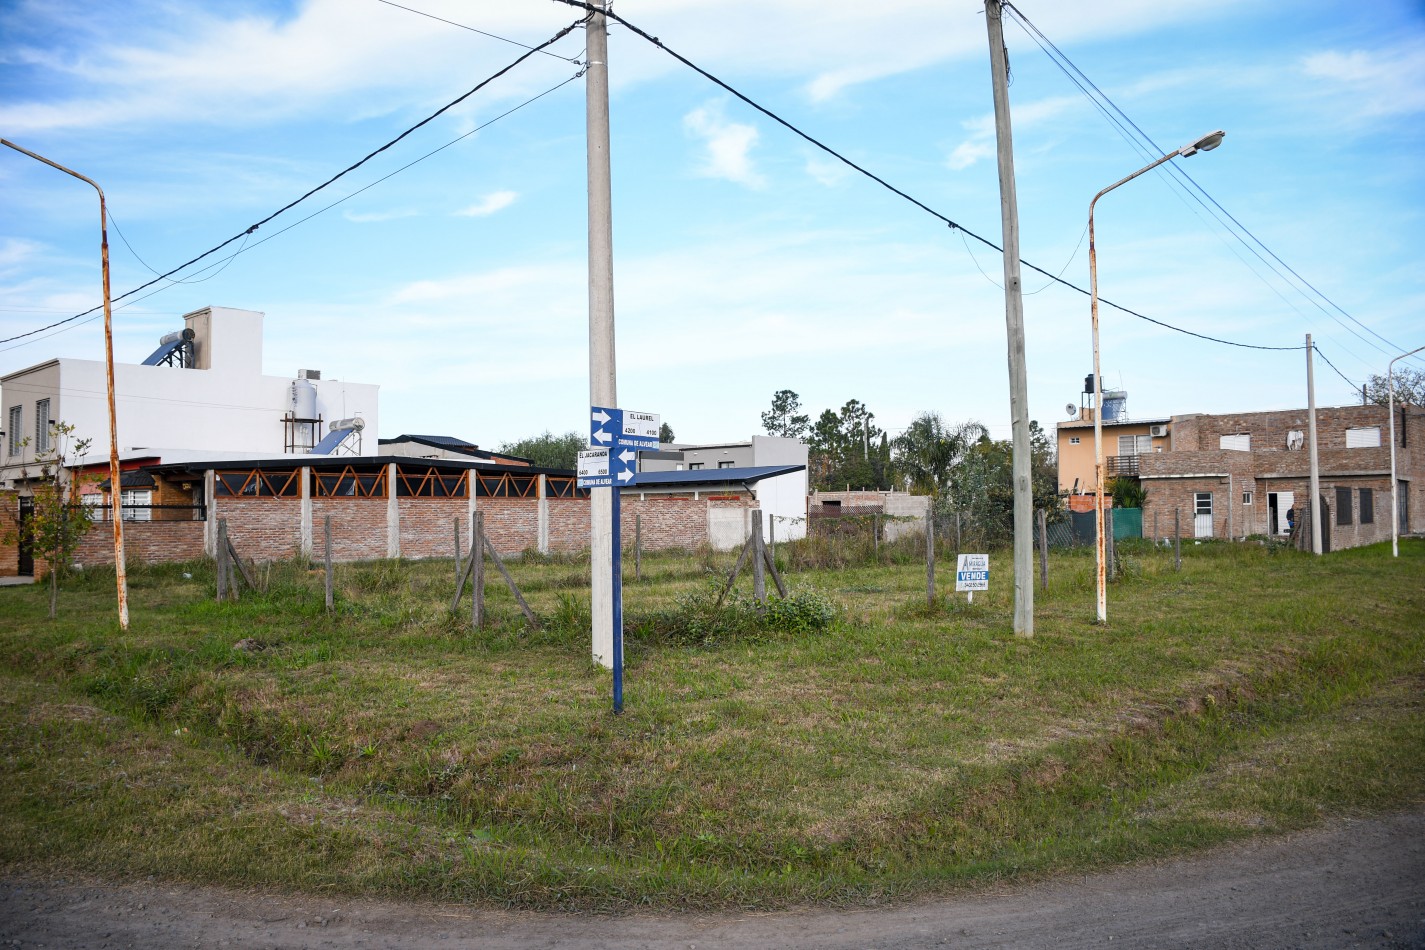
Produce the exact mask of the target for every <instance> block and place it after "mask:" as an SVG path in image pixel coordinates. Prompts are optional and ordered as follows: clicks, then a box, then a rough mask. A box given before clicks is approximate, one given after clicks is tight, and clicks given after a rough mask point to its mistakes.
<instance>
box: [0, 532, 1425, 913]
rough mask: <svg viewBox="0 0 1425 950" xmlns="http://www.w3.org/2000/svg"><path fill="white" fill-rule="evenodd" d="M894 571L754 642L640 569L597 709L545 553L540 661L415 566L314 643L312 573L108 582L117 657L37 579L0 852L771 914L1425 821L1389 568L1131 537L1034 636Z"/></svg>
mask: <svg viewBox="0 0 1425 950" xmlns="http://www.w3.org/2000/svg"><path fill="white" fill-rule="evenodd" d="M909 550H910V549H906V550H905V551H898V550H896V549H893V548H890V549H886V550H883V551H882V552H881V557H882V558H883V559H885V560H886V561H887V562H888V563H882V564H877V565H869V566H861V567H844V568H839V569H835V570H831V569H826V570H809V569H804V568H797V567H795V566H794V567H793V570H791V571H790V572H789V574H790V580H791V583H792V585H793V588H794V590H798V591H801V592H802V594H801V596H800V597H799V599H798V600H797V601H796V603H795V604H793V605H790V606H788V607H785V608H783V609H782V610H780V611H779V612H778V613H777V614H776V615H775V621H776V622H775V623H773V624H761V623H759V622H758V621H757V617H756V615H755V612H753V611H751V610H750V609H749V608H748V606H747V605H746V603H745V602H741V603H737V604H734V605H733V606H732V608H731V610H730V611H727V612H724V613H722V614H720V615H716V616H714V615H713V614H711V613H710V612H709V610H708V608H709V603H710V596H711V595H710V594H709V590H710V587H711V586H712V584H710V578H711V575H710V574H709V573H708V570H709V569H710V568H711V567H713V566H718V567H719V568H720V569H721V570H724V571H725V570H726V569H727V568H728V566H729V565H730V562H731V557H730V556H727V557H718V558H713V557H710V556H703V557H682V558H677V557H671V556H660V557H647V558H645V561H644V579H643V580H642V582H639V583H634V582H633V581H632V580H630V582H629V583H628V584H627V585H626V587H625V599H626V612H627V614H628V616H629V627H630V632H629V639H628V647H627V655H628V663H629V666H628V672H627V676H626V694H625V695H626V708H625V711H624V713H623V714H622V715H621V716H614V715H612V714H611V712H610V678H609V676H608V674H607V673H606V672H605V671H602V670H599V669H597V668H595V667H593V666H592V665H591V664H590V663H589V661H588V654H589V640H588V633H587V630H588V627H587V611H588V606H587V596H588V595H587V586H586V585H587V565H581V564H579V563H576V562H568V561H558V560H556V561H553V562H548V563H534V562H533V561H531V562H528V563H517V564H515V565H513V570H514V572H515V574H516V576H517V578H518V579H519V580H520V583H521V585H522V586H523V587H524V590H525V592H526V596H527V597H528V599H529V600H530V602H531V603H532V605H533V606H534V608H535V610H536V611H537V612H538V613H539V614H540V616H541V618H542V621H543V624H542V627H541V629H540V630H539V631H537V632H530V631H528V630H527V629H526V628H525V626H524V624H523V619H522V617H521V616H520V614H519V613H518V611H517V610H516V609H515V607H514V604H513V601H512V600H511V599H510V598H509V596H508V594H507V593H506V592H505V591H504V589H503V586H496V585H498V584H499V581H498V577H497V576H494V577H492V578H491V586H490V588H489V591H490V600H491V605H490V612H491V613H492V614H493V622H492V623H491V625H490V626H489V628H487V629H484V630H479V631H475V630H472V629H471V627H470V624H469V618H468V612H467V611H466V610H465V608H464V606H463V605H462V610H461V612H460V613H459V614H458V615H456V616H452V615H451V613H450V611H449V599H450V595H451V592H452V589H453V579H452V576H451V565H450V563H449V562H448V561H447V562H444V563H440V562H428V563H400V564H395V563H376V564H365V565H350V566H344V567H341V568H340V569H339V573H338V577H337V589H338V597H337V609H336V610H335V612H334V613H332V614H331V615H328V614H327V613H326V612H325V611H324V610H323V607H322V589H321V575H320V573H319V572H309V571H306V570H302V569H300V568H299V567H297V566H295V565H277V566H274V567H273V568H271V569H270V570H268V571H266V572H265V573H266V584H267V591H266V592H265V593H263V594H260V595H254V594H249V593H245V594H244V597H243V599H242V600H241V601H240V602H238V603H226V604H217V603H214V602H213V599H212V589H213V576H212V568H211V566H208V565H202V564H198V565H188V566H184V567H165V568H143V569H139V570H136V571H134V572H133V573H132V574H131V575H130V578H131V588H130V594H131V604H132V613H133V623H132V628H131V630H130V631H129V632H128V633H127V634H120V633H119V632H118V630H117V625H116V624H115V622H114V620H113V574H112V573H111V572H110V573H105V572H100V571H91V572H86V573H85V574H84V575H83V576H82V577H80V578H78V579H76V580H73V581H70V582H68V583H67V585H66V588H65V590H64V591H63V592H62V595H61V600H60V619H59V620H58V621H57V622H50V621H47V620H46V619H45V611H46V600H45V592H44V591H43V590H42V589H15V588H10V589H0V659H3V675H0V756H3V761H2V762H0V773H3V774H0V861H3V862H4V863H5V864H7V865H8V866H10V867H11V868H15V869H25V870H30V871H36V872H44V871H53V870H67V871H82V872H89V873H96V874H101V875H111V876H117V877H132V876H138V875H159V876H161V877H164V878H166V879H174V880H187V881H195V882H210V883H219V884H227V885H237V886H260V887H273V888H293V889H306V890H315V889H322V893H330V892H331V891H333V890H336V891H342V892H366V893H381V894H386V895H417V896H422V897H430V898H437V899H454V900H472V901H486V902H494V903H509V904H518V905H524V906H541V907H554V906H558V907H580V908H599V909H616V908H620V907H627V906H632V905H638V904H655V905H662V906H690V905H691V906H702V907H714V906H728V905H742V906H751V905H757V906H771V905H779V904H787V903H795V902H807V901H835V902H852V901H865V900H875V899H882V898H886V897H891V896H899V895H906V894H912V893H925V892H927V891H933V890H937V889H941V888H944V887H948V886H954V885H958V884H962V883H975V882H980V881H985V880H991V879H1004V878H1009V877H1015V876H1025V875H1041V874H1047V873H1053V872H1057V871H1061V870H1067V869H1076V870H1078V869H1087V868H1091V867H1097V866H1101V865H1104V864H1108V863H1112V862H1120V861H1127V860H1133V859H1137V858H1141V857H1146V856H1155V855H1163V854H1168V853H1174V852H1178V851H1182V850H1185V849H1189V848H1193V847H1198V846H1201V845H1204V844H1209V843H1213V842H1217V841H1222V840H1225V839H1229V838H1232V837H1236V836H1241V835H1244V834H1253V833H1258V832H1260V831H1275V830H1284V829H1290V828H1298V827H1303V826H1306V825H1309V824H1311V823H1313V822H1316V821H1318V820H1319V819H1320V817H1321V816H1322V815H1340V814H1353V813H1362V812H1372V811H1381V810H1388V809H1397V808H1406V807H1418V805H1419V804H1420V802H1421V801H1422V800H1425V708H1422V698H1421V697H1422V686H1425V584H1422V579H1425V543H1420V542H1408V543H1403V544H1402V546H1401V556H1400V558H1399V559H1398V560H1393V559H1392V558H1391V557H1390V556H1389V549H1388V548H1386V547H1380V546H1378V547H1375V548H1371V549H1365V550H1358V551H1349V552H1343V553H1339V554H1333V555H1331V556H1329V557H1326V558H1321V559H1315V558H1312V557H1310V556H1305V555H1301V554H1299V553H1297V552H1293V551H1289V550H1282V549H1278V548H1263V547H1259V546H1255V545H1234V546H1228V545H1221V544H1208V545H1202V546H1189V547H1188V548H1186V549H1185V551H1184V561H1183V570H1182V572H1181V573H1175V572H1174V571H1173V569H1172V556H1171V553H1170V552H1164V551H1161V550H1154V549H1152V548H1151V547H1148V546H1146V545H1144V546H1141V547H1136V548H1134V547H1131V546H1129V547H1128V550H1127V551H1126V555H1127V556H1126V566H1127V576H1126V577H1125V579H1124V580H1123V581H1121V582H1119V583H1117V584H1115V585H1113V586H1112V588H1111V589H1110V613H1109V616H1110V622H1109V624H1108V625H1107V626H1104V627H1101V626H1097V625H1095V624H1093V623H1092V622H1091V620H1092V616H1093V599H1092V598H1093V593H1092V560H1091V556H1089V555H1086V554H1072V553H1071V554H1064V555H1060V556H1056V557H1055V558H1054V559H1053V562H1052V564H1051V585H1050V588H1049V590H1048V591H1047V592H1042V591H1041V592H1039V594H1038V600H1037V621H1036V622H1037V626H1036V636H1035V637H1034V638H1033V639H1032V640H1027V639H1023V638H1017V637H1015V636H1013V635H1012V633H1011V632H1010V629H1009V627H1010V623H1009V616H1010V596H1011V594H1010V584H1009V564H1008V558H1007V556H997V557H996V558H995V559H994V562H993V574H992V577H993V579H994V585H995V587H994V590H992V591H990V592H989V593H988V594H987V595H985V594H981V595H978V596H977V597H976V599H975V601H974V603H973V604H967V603H966V602H965V601H964V598H963V595H960V596H959V597H958V598H957V597H956V596H955V595H944V594H942V597H941V599H940V600H939V601H938V603H937V604H936V606H935V607H933V608H931V607H928V606H927V605H926V598H925V592H924V590H925V588H924V583H925V580H924V566H923V564H921V563H919V561H918V560H917V559H916V557H915V556H914V555H913V554H912V553H909ZM782 556H783V557H784V558H785V559H787V560H789V561H791V562H792V563H793V565H795V564H796V563H799V562H801V561H805V560H806V559H807V558H808V557H815V556H816V552H814V551H812V552H809V553H808V552H802V553H801V554H798V553H796V552H795V551H794V550H792V549H791V548H790V547H788V546H784V547H783V548H782ZM892 560H899V561H900V562H901V563H889V562H890V561H892ZM185 572H187V573H185ZM630 573H631V569H630ZM188 574H191V575H192V576H191V577H189V576H188ZM712 583H713V584H715V581H713V582H712ZM744 583H745V582H744ZM940 584H941V590H942V591H944V590H945V588H946V587H947V586H950V587H953V566H952V565H950V564H945V563H942V565H941V573H940ZM828 605H830V606H832V607H834V608H835V611H836V613H835V618H834V619H832V620H831V622H830V624H829V625H827V624H826V622H825V621H826V619H827V617H826V615H825V613H824V610H825V608H826V607H827V606H828ZM240 640H249V641H255V643H248V644H244V646H246V647H249V649H235V648H234V645H235V644H236V643H237V642H238V641H240Z"/></svg>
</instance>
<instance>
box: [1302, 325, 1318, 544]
mask: <svg viewBox="0 0 1425 950" xmlns="http://www.w3.org/2000/svg"><path fill="white" fill-rule="evenodd" d="M1313 352H1314V351H1313V350H1312V347H1311V334H1310V333H1308V334H1307V335H1306V440H1307V442H1308V443H1309V445H1308V450H1309V451H1310V454H1311V553H1312V554H1320V553H1321V471H1320V466H1319V465H1318V464H1317V462H1316V376H1315V370H1314V369H1313V367H1312V362H1313V361H1312V358H1311V357H1312V354H1313Z"/></svg>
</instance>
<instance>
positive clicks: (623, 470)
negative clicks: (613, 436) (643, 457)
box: [609, 448, 638, 485]
mask: <svg viewBox="0 0 1425 950" xmlns="http://www.w3.org/2000/svg"><path fill="white" fill-rule="evenodd" d="M609 477H610V479H611V480H612V482H613V484H615V485H632V484H633V483H634V482H636V481H637V480H638V450H637V449H629V448H615V449H609Z"/></svg>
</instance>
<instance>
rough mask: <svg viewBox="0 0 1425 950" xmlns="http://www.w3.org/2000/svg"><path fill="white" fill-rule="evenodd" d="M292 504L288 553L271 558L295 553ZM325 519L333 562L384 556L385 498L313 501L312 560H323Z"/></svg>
mask: <svg viewBox="0 0 1425 950" xmlns="http://www.w3.org/2000/svg"><path fill="white" fill-rule="evenodd" d="M283 500H284V501H285V500H286V499H283ZM442 500H443V499H442ZM220 502H221V504H220V505H219V508H220V509H222V508H225V507H226V506H227V502H228V499H226V498H223V499H220ZM293 504H294V506H295V510H294V511H293V513H292V522H291V529H292V550H291V553H289V554H285V555H272V556H273V557H293V556H295V554H296V552H297V535H298V532H299V531H300V530H301V522H300V520H299V519H300V518H301V507H300V506H301V503H300V502H295V501H294V502H293ZM327 515H331V519H332V560H333V561H374V560H378V559H380V558H384V557H385V556H386V499H385V498H358V497H354V496H353V497H345V498H313V499H312V559H313V560H323V559H325V558H326V556H327V555H326V543H325V533H324V532H325V528H324V525H325V522H326V517H327ZM228 530H229V532H231V531H232V522H231V521H229V522H228ZM244 553H245V552H244Z"/></svg>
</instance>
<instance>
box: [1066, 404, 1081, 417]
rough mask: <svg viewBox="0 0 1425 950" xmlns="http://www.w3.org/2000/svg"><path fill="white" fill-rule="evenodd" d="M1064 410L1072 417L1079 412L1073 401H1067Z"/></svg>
mask: <svg viewBox="0 0 1425 950" xmlns="http://www.w3.org/2000/svg"><path fill="white" fill-rule="evenodd" d="M1064 411H1065V412H1067V413H1068V414H1069V418H1070V419H1072V418H1073V417H1074V416H1076V415H1078V414H1079V410H1078V409H1076V408H1075V407H1074V404H1073V403H1066V404H1065V405H1064Z"/></svg>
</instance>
